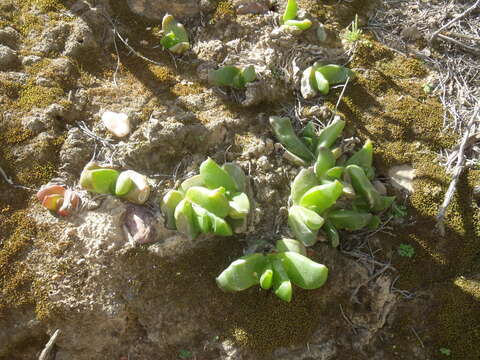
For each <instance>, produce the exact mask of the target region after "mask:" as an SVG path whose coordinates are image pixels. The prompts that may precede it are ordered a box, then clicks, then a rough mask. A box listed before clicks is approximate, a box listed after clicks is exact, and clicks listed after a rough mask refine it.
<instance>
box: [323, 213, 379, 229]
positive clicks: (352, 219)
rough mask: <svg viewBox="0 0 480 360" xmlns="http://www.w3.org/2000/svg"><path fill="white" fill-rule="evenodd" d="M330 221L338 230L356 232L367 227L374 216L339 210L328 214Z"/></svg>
mask: <svg viewBox="0 0 480 360" xmlns="http://www.w3.org/2000/svg"><path fill="white" fill-rule="evenodd" d="M328 220H329V221H330V222H331V223H332V224H333V226H335V227H336V228H337V229H345V230H350V231H355V230H360V229H363V228H364V227H366V226H367V225H368V224H369V223H370V221H371V220H372V214H370V213H367V212H359V211H355V210H346V209H339V210H333V211H330V212H329V213H328Z"/></svg>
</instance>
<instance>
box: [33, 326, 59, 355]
mask: <svg viewBox="0 0 480 360" xmlns="http://www.w3.org/2000/svg"><path fill="white" fill-rule="evenodd" d="M60 334H61V331H60V329H57V330H56V331H55V332H54V333H53V335H52V337H51V338H50V340H48V343H47V344H46V345H45V348H44V349H43V350H42V352H41V353H40V356H39V357H38V360H47V359H50V358H51V356H50V354H51V351H52V349H53V346H54V345H55V342H56V341H57V338H58V336H59V335H60Z"/></svg>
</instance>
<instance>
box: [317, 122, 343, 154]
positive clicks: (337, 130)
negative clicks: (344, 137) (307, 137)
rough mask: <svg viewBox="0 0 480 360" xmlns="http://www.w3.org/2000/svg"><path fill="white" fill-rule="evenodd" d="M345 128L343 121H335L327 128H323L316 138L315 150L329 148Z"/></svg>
mask: <svg viewBox="0 0 480 360" xmlns="http://www.w3.org/2000/svg"><path fill="white" fill-rule="evenodd" d="M344 127H345V121H343V120H342V119H337V120H336V121H334V122H333V123H332V124H330V125H329V126H327V127H325V128H324V129H323V130H322V131H321V132H320V135H319V136H318V145H317V149H318V148H321V147H322V146H323V147H327V148H330V147H331V146H332V145H333V144H335V141H337V138H338V137H339V136H340V135H341V133H342V131H343V128H344Z"/></svg>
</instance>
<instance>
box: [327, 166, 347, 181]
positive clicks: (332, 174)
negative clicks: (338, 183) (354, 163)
mask: <svg viewBox="0 0 480 360" xmlns="http://www.w3.org/2000/svg"><path fill="white" fill-rule="evenodd" d="M343 170H344V167H343V166H334V167H332V168H331V169H328V170H327V172H326V173H325V175H327V177H329V178H331V179H340V178H341V177H342V174H343Z"/></svg>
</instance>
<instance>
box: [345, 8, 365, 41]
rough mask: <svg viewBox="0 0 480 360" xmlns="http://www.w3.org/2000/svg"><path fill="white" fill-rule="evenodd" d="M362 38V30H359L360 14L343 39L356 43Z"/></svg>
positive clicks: (356, 16)
mask: <svg viewBox="0 0 480 360" xmlns="http://www.w3.org/2000/svg"><path fill="white" fill-rule="evenodd" d="M361 37H362V30H361V29H359V28H358V14H356V15H355V19H354V20H353V21H352V23H351V24H350V25H349V26H348V27H347V28H346V29H345V33H344V34H343V38H344V39H345V40H346V41H348V42H350V43H355V42H357V41H358V40H360V38H361Z"/></svg>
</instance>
